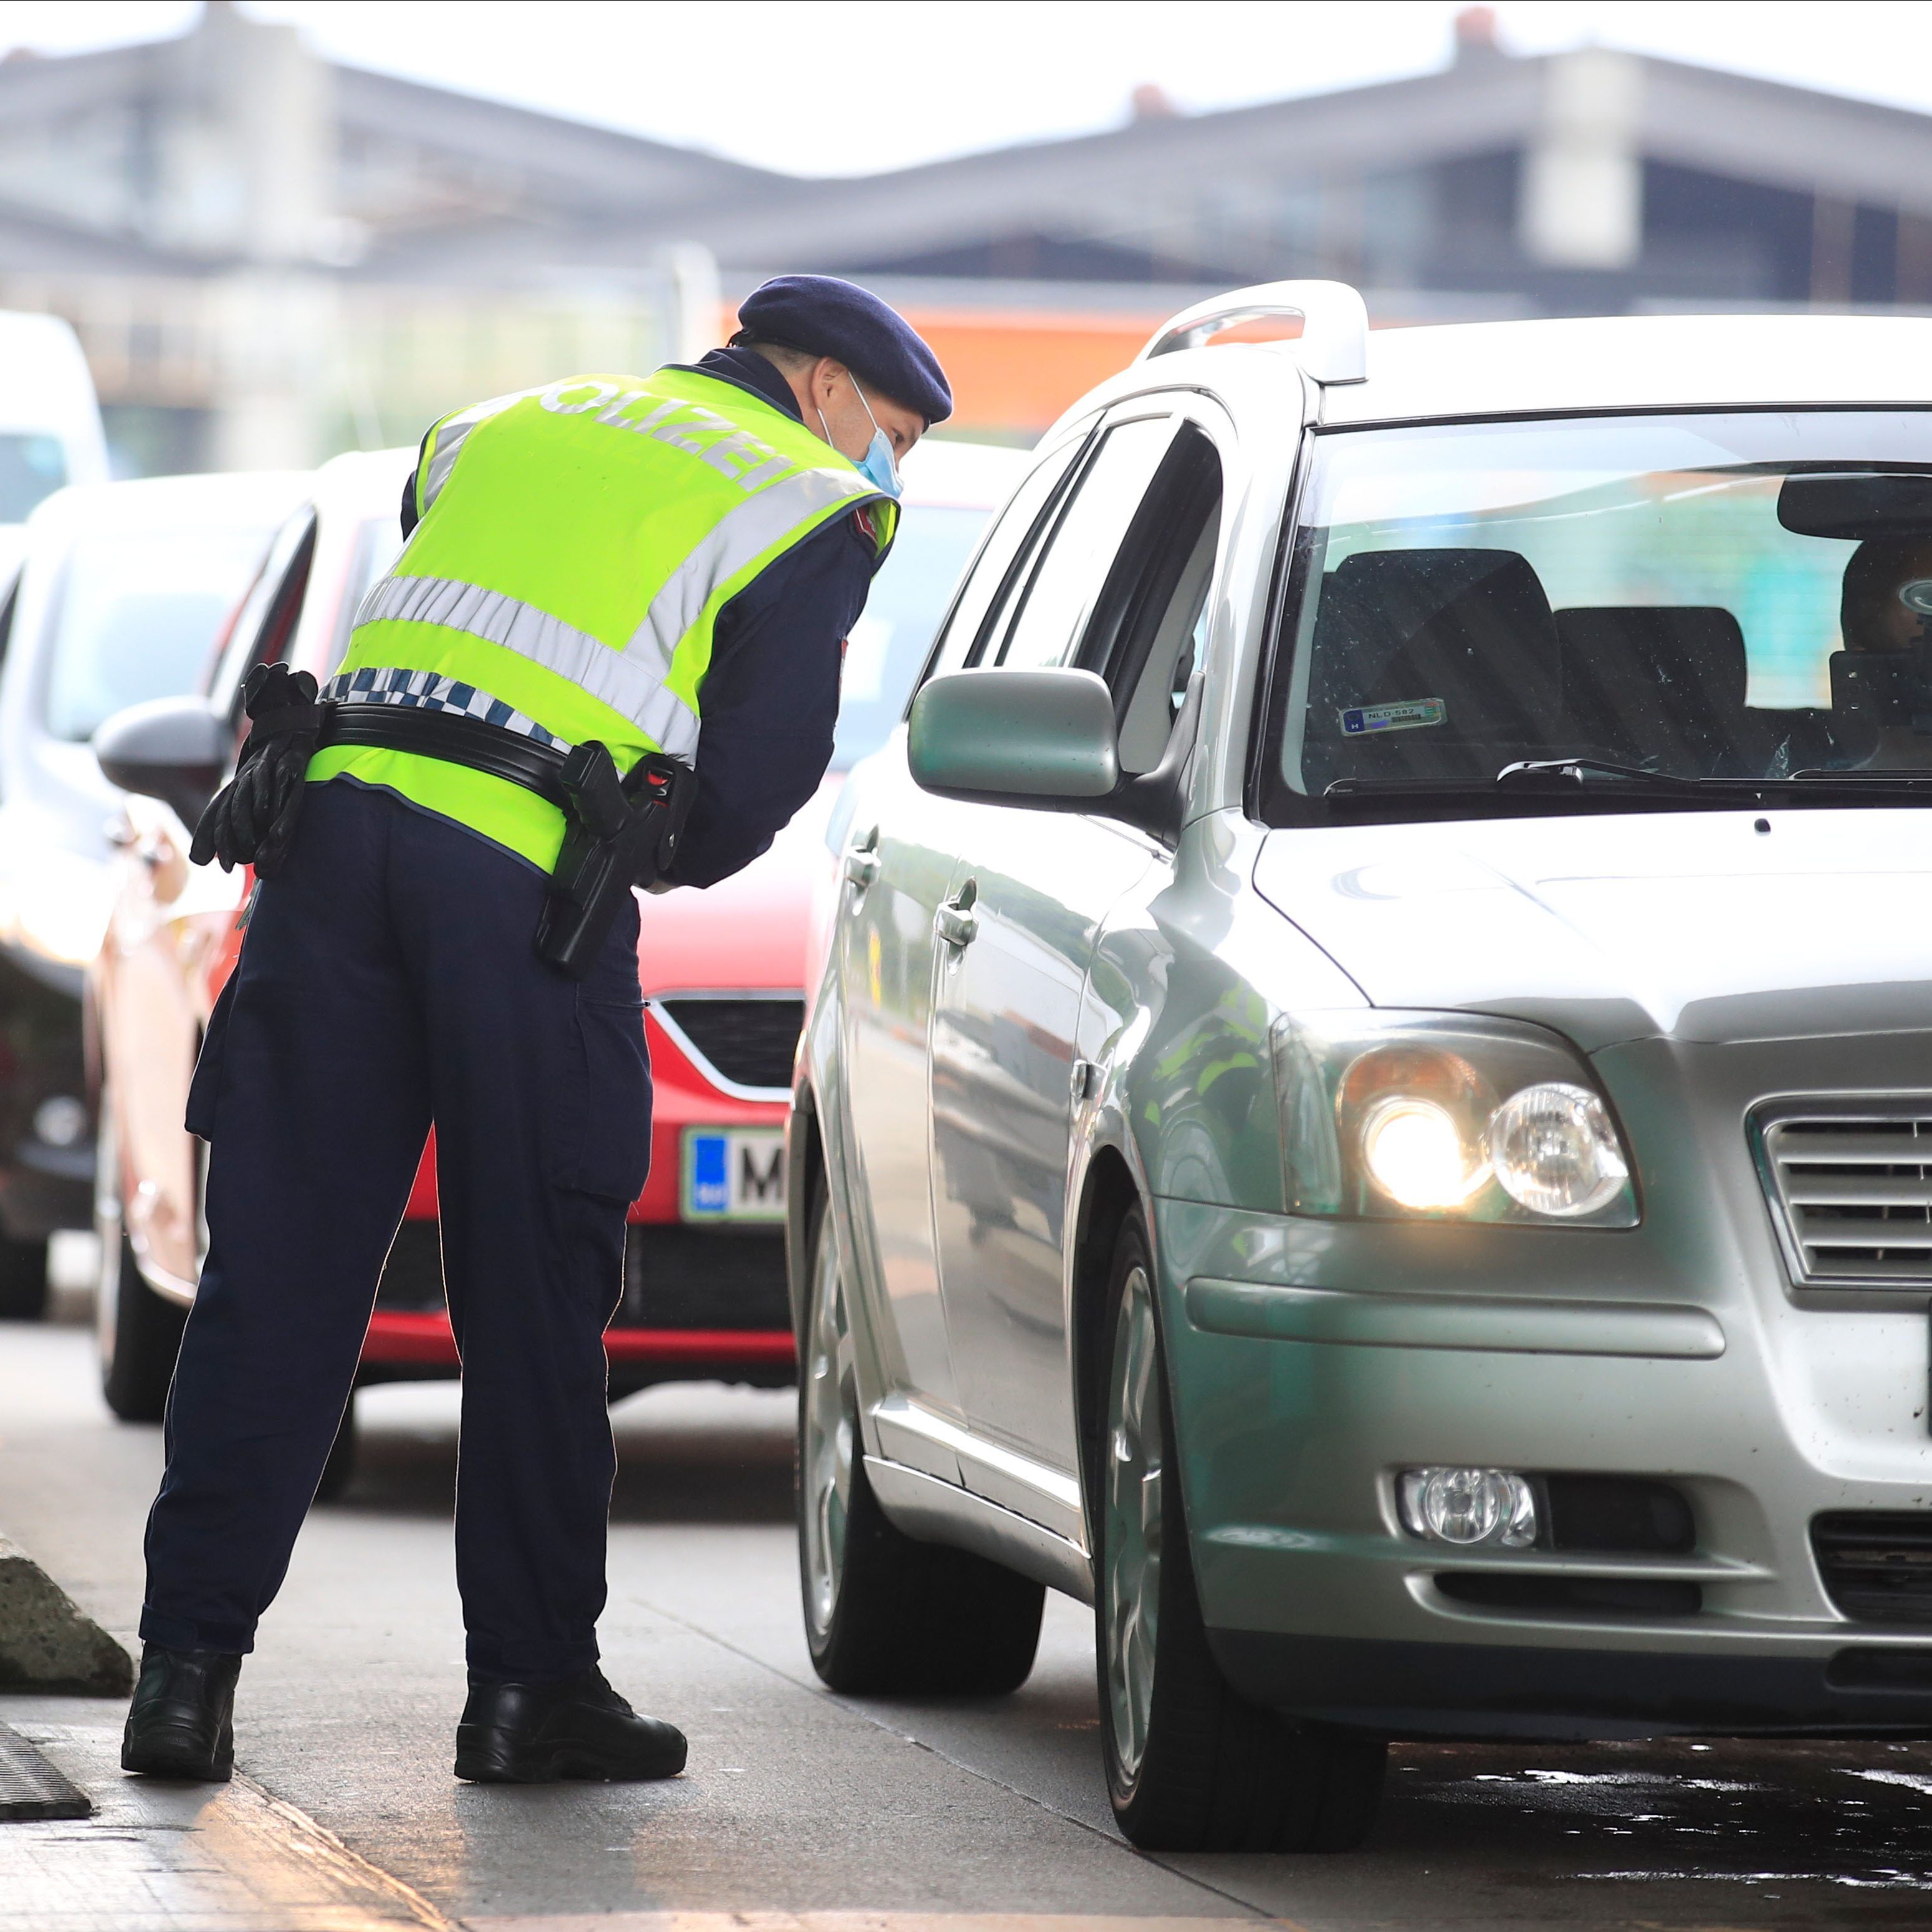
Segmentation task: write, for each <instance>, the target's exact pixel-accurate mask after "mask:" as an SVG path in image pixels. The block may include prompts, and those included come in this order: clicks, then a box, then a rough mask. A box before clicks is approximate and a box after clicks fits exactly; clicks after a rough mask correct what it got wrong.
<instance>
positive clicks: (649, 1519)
mask: <svg viewBox="0 0 1932 1932" xmlns="http://www.w3.org/2000/svg"><path fill="white" fill-rule="evenodd" d="M362 1405H363V1415H364V1421H365V1461H364V1465H363V1469H362V1473H361V1475H359V1478H358V1480H357V1481H356V1484H355V1485H354V1486H353V1487H352V1489H351V1490H350V1493H349V1494H348V1495H347V1496H346V1497H345V1499H344V1500H343V1502H341V1503H340V1504H338V1505H333V1506H331V1507H329V1508H321V1509H319V1510H317V1512H316V1513H315V1514H314V1517H313V1518H312V1520H311V1523H310V1524H309V1526H308V1529H307V1531H306V1532H305V1535H304V1538H303V1541H302V1545H301V1547H300V1548H299V1550H298V1552H297V1555H296V1562H295V1564H294V1566H293V1568H292V1570H291V1572H290V1579H289V1583H288V1585H287V1589H285V1591H284V1595H283V1597H282V1598H281V1601H279V1602H278V1604H277V1605H276V1606H275V1609H274V1610H273V1611H272V1613H270V1616H269V1619H268V1620H267V1622H266V1624H265V1625H264V1628H263V1638H262V1646H261V1649H260V1651H259V1652H258V1653H257V1655H256V1656H255V1657H254V1658H252V1659H251V1661H250V1663H249V1664H248V1667H247V1668H246V1670H245V1672H244V1673H243V1677H242V1693H241V1697H240V1700H239V1720H238V1730H239V1763H240V1766H241V1768H242V1770H243V1771H244V1772H245V1773H246V1774H247V1775H248V1778H249V1779H250V1780H251V1781H253V1782H252V1786H249V1787H242V1786H238V1787H236V1793H237V1794H238V1795H237V1796H236V1797H234V1798H233V1799H228V1800H220V1801H214V1802H212V1804H211V1805H204V1806H202V1807H201V1808H197V1806H196V1804H194V1803H189V1804H187V1805H186V1806H185V1808H184V1807H183V1806H182V1805H181V1804H178V1803H176V1802H175V1801H173V1800H169V1801H166V1802H163V1801H161V1800H160V1799H154V1798H153V1797H151V1796H149V1795H148V1794H147V1793H145V1791H144V1790H142V1788H141V1787H138V1786H136V1785H134V1784H131V1783H130V1781H126V1780H124V1779H122V1778H120V1776H119V1775H118V1772H115V1770H114V1769H113V1732H114V1728H115V1724H116V1722H117V1721H118V1711H117V1710H116V1709H115V1708H114V1707H113V1706H106V1705H98V1704H96V1703H92V1702H91V1701H89V1700H78V1699H39V1700H25V1699H0V1721H5V1722H8V1723H11V1724H14V1725H15V1726H16V1727H17V1728H18V1729H20V1730H22V1731H23V1732H24V1733H26V1734H28V1735H29V1736H37V1737H40V1738H42V1739H45V1740H46V1749H47V1751H48V1753H49V1756H50V1757H54V1758H55V1760H56V1761H57V1762H59V1763H61V1765H62V1768H63V1769H66V1770H67V1771H68V1775H70V1776H72V1777H74V1778H76V1779H77V1781H79V1782H82V1783H83V1784H86V1785H87V1787H88V1788H89V1790H91V1791H92V1792H93V1793H94V1795H95V1799H96V1802H97V1805H99V1806H100V1808H101V1809H100V1813H99V1815H98V1817H97V1819H96V1820H93V1821H89V1822H88V1823H68V1824H64V1825H51V1824H49V1825H15V1826H0V1927H4V1928H5V1932H15V1928H19V1932H28V1928H31V1932H93V1927H94V1926H95V1924H101V1925H103V1926H107V1925H111V1926H112V1927H113V1932H146V1928H148V1927H154V1928H156V1932H163V1928H164V1932H190V1928H192V1932H202V1928H203V1927H220V1928H221V1932H255V1928H257V1927H262V1928H266V1932H281V1928H282V1927H284V1926H285V1925H286V1926H288V1927H294V1926H296V1924H300V1925H302V1927H305V1928H306V1927H308V1926H311V1925H314V1926H316V1927H326V1928H328V1932H344V1928H348V1929H349V1932H353V1928H356V1927H361V1926H363V1925H376V1924H395V1923H399V1922H401V1923H410V1922H413V1923H416V1924H425V1925H443V1926H447V1925H449V1924H461V1925H463V1926H466V1927H471V1928H472V1932H565V1928H569V1932H576V1928H577V1927H589V1926H591V1925H595V1926H596V1927H598V1928H599V1932H637V1929H638V1928H643V1927H652V1928H655V1932H712V1928H714V1927H715V1928H716V1932H724V1928H725V1927H739V1928H742V1932H792V1928H802V1932H891V1928H893V1927H899V1926H902V1925H903V1926H907V1927H920V1928H922V1932H1022V1928H1023V1927H1024V1928H1037V1927H1046V1926H1051V1927H1053V1928H1054V1932H1079V1928H1081V1927H1085V1926H1089V1925H1093V1924H1098V1923H1101V1922H1105V1921H1118V1920H1123V1919H1131V1920H1134V1921H1140V1922H1141V1923H1142V1924H1143V1925H1144V1926H1145V1927H1146V1929H1147V1932H1156V1926H1155V1923H1154V1921H1192V1922H1195V1923H1198V1922H1199V1921H1210V1920H1220V1921H1226V1920H1228V1919H1230V1918H1233V1919H1250V1920H1252V1919H1276V1920H1280V1921H1287V1922H1289V1923H1290V1924H1295V1925H1300V1926H1302V1927H1307V1928H1309V1932H1330V1928H1334V1932H1343V1928H1348V1932H1366V1929H1367V1928H1370V1927H1403V1928H1410V1927H1413V1928H1418V1932H1420V1928H1424V1927H1458V1928H1463V1927H1468V1928H1481V1927H1545V1926H1548V1927H1556V1926H1576V1925H1583V1926H1589V1927H1631V1928H1638V1927H1643V1928H1649V1927H1671V1928H1685V1932H1688V1928H1694V1927H1697V1928H1706V1932H1718V1928H1727V1932H1730V1929H1732V1928H1745V1927H1766V1928H1769V1927H1820V1928H1836V1927H1873V1928H1879V1927H1908V1926H1909V1927H1927V1926H1932V1745H1917V1744H1913V1745H1893V1744H1883V1743H1877V1744H1874V1743H1858V1744H1836V1743H1832V1744H1819V1743H1783V1742H1779V1743H1756V1744H1744V1743H1733V1742H1713V1743H1708V1744H1707V1743H1687V1742H1662V1743H1646V1744H1616V1745H1592V1746H1563V1747H1550V1746H1535V1745H1506V1746H1499V1745H1485V1746H1463V1745H1457V1746H1449V1745H1401V1746H1398V1747H1397V1749H1396V1751H1395V1752H1394V1757H1393V1760H1392V1765H1391V1774H1390V1780H1389V1787H1390V1788H1389V1797H1388V1803H1387V1805H1386V1806H1385V1809H1384V1811H1383V1814H1382V1820H1381V1823H1380V1824H1379V1826H1378V1828H1377V1830H1376V1834H1375V1836H1374V1838H1373V1839H1372V1841H1370V1844H1369V1845H1368V1846H1367V1848H1366V1849H1364V1850H1363V1851H1361V1852H1356V1853H1352V1854H1349V1855H1346V1856H1343V1857H1339V1858H1322V1859H1289V1858H1246V1857H1243V1858H1235V1857H1226V1858H1219V1857H1217V1858H1148V1857H1146V1856H1144V1855H1142V1854H1140V1853H1138V1852H1134V1851H1133V1850H1132V1849H1130V1848H1129V1847H1128V1846H1126V1845H1124V1844H1123V1843H1121V1841H1120V1840H1119V1838H1118V1836H1117V1835H1115V1832H1114V1831H1113V1829H1112V1823H1111V1821H1110V1820H1109V1816H1108V1812H1107V1805H1106V1795H1105V1793H1104V1791H1103V1788H1102V1786H1101V1781H1100V1770H1099V1761H1098V1748H1097V1738H1096V1730H1097V1715H1096V1709H1095V1701H1094V1688H1093V1679H1092V1670H1093V1659H1092V1646H1091V1631H1090V1628H1089V1625H1088V1613H1086V1612H1085V1610H1082V1608H1081V1607H1079V1606H1078V1605H1076V1604H1071V1603H1069V1602H1067V1601H1064V1600H1062V1599H1058V1598H1049V1611H1048V1618H1047V1624H1046V1633H1045V1637H1044V1639H1043V1644H1042V1648H1041V1655H1040V1664H1039V1666H1038V1667H1037V1669H1036V1670H1035V1672H1034V1676H1033V1677H1032V1679H1031V1680H1030V1681H1029V1682H1028V1684H1027V1685H1025V1687H1024V1688H1022V1691H1020V1692H1019V1694H1016V1696H1014V1697H1010V1698H1006V1699H1001V1700H987V1701H983V1702H979V1703H965V1704H961V1703H953V1704H939V1703H935V1704H910V1703H877V1702H871V1701H868V1702H865V1703H859V1702H858V1701H856V1700H845V1699H840V1698H836V1697H832V1696H831V1695H830V1694H828V1693H827V1692H826V1691H824V1689H823V1687H822V1686H820V1685H818V1684H817V1680H816V1679H814V1677H813V1676H812V1675H811V1670H810V1667H809V1665H808V1662H807V1660H806V1658H805V1649H804V1644H803V1642H802V1638H801V1637H800V1634H799V1627H798V1612H797V1605H796V1580H795V1567H794V1565H795V1559H794V1555H793V1543H792V1536H791V1530H790V1481H791V1478H790V1464H791V1447H790V1442H791V1415H790V1400H789V1398H788V1397H785V1396H783V1395H776V1394H753V1393H751V1392H748V1391H724V1390H719V1389H716V1388H673V1389H664V1390H659V1391H652V1392H648V1393H646V1394H644V1395H643V1396H640V1397H636V1398H634V1399H633V1400H631V1401H630V1402H628V1403H625V1405H623V1406H622V1408H620V1409H619V1411H618V1412H617V1415H616V1423H617V1432H618V1439H619V1449H620V1452H621V1457H622V1472H621V1474H620V1476H619V1484H618V1492H617V1497H616V1506H615V1508H614V1511H613V1532H612V1545H611V1578H612V1595H611V1604H610V1610H609V1612H608V1613H607V1616H606V1619H605V1621H604V1642H605V1648H606V1652H607V1657H606V1667H607V1670H609V1672H610V1676H611V1677H612V1679H613V1682H616V1684H617V1685H618V1686H619V1688H621V1689H623V1690H625V1691H626V1692H627V1694H629V1695H631V1697H633V1698H634V1700H635V1701H637V1703H639V1704H640V1706H643V1707H644V1708H646V1709H656V1710H658V1711H661V1713H662V1714H663V1715H665V1716H667V1717H670V1718H673V1719H674V1720H675V1721H677V1722H679V1723H680V1724H682V1725H684V1726H685V1728H686V1729H687V1730H688V1731H689V1733H691V1740H692V1754H691V1771H690V1772H689V1773H688V1775H686V1776H685V1778H681V1779H679V1780H677V1781H674V1782H673V1783H671V1784H666V1785H661V1786H655V1787H652V1786H637V1787H601V1786H600V1787H580V1786H573V1787H549V1788H546V1789H538V1790H502V1789H481V1788H478V1787H464V1786H460V1785H458V1784H456V1783H455V1781H453V1780H452V1778H451V1777H450V1775H449V1754H450V1746H451V1743H452V1733H453V1728H454V1726H455V1719H456V1715H457V1712H458V1709H460V1705H461V1702H462V1673H461V1667H460V1662H459V1661H458V1660H459V1659H460V1656H461V1644H462V1639H461V1632H460V1624H459V1621H458V1616H457V1612H456V1600H455V1589H454V1585H453V1583H452V1580H451V1576H450V1531H449V1501H450V1493H451V1488H452V1477H453V1471H454V1451H455V1400H454V1392H453V1391H451V1390H449V1389H448V1388H433V1387H430V1388H387V1389H379V1390H374V1391H367V1392H365V1394H364V1396H363V1397H362ZM159 1463H160V1442H159V1432H158V1430H153V1429H139V1428H127V1427H120V1426H117V1425H115V1424H113V1422H111V1421H110V1420H109V1418H107V1415H106V1412H105V1411H104V1409H102V1408H101V1405H100V1403H99V1400H98V1397H97V1396H96V1394H95V1390H94V1385H93V1380H92V1367H91V1364H90V1361H89V1355H88V1346H87V1340H86V1336H85V1334H83V1332H81V1331H78V1330H76V1329H72V1328H18V1327H13V1328H7V1327H4V1326H0V1523H5V1525H6V1526H7V1529H9V1531H10V1532H11V1533H12V1534H13V1535H16V1536H17V1538H19V1539H20V1541H22V1542H23V1543H24V1544H26V1545H27V1546H28V1548H30V1549H31V1550H33V1551H34V1553H35V1554H36V1555H37V1556H39V1557H40V1559H41V1560H42V1561H43V1562H44V1563H45V1564H46V1565H47V1567H48V1568H49V1569H50V1570H52V1571H53V1572H54V1573H55V1574H56V1575H57V1576H58V1577H60V1579H61V1580H62V1581H63V1582H64V1583H66V1584H67V1585H68V1587H69V1588H70V1589H71V1590H73V1592H74V1594H75V1595H76V1596H77V1598H79V1599H80V1601H81V1602H82V1604H83V1607H85V1608H86V1609H87V1610H89V1612H90V1613H92V1614H93V1615H95V1616H97V1617H98V1618H99V1619H101V1622H103V1623H104V1625H107V1627H108V1628H110V1629H112V1630H114V1631H116V1632H117V1633H118V1634H121V1635H123V1636H124V1637H127V1636H130V1634H131V1628H130V1627H131V1625H132V1623H133V1619H134V1616H135V1615H136V1610H137V1608H138V1599H139V1531H140V1523H141V1520H142V1516H143V1514H145V1509H146V1506H147V1503H148V1499H149V1498H150V1496H151V1493H152V1490H153V1486H154V1481H155V1478H156V1476H157V1473H158V1469H159ZM169 1805H173V1806H174V1809H173V1810H170V1809H169ZM175 1811H180V1812H181V1816H180V1817H176V1816H175ZM204 1811H205V1813H206V1815H205V1817H204ZM90 1846H92V1847H94V1848H95V1849H92V1850H90V1849H89V1848H90ZM329 1846H334V1847H335V1849H334V1850H332V1851H331V1850H329V1849H327V1848H328V1847H329ZM237 1847H239V1850H237V1849H236V1848H237ZM317 1847H322V1848H323V1849H317ZM91 1858H105V1859H106V1860H107V1863H106V1864H103V1865H101V1867H100V1870H101V1873H103V1874H104V1876H102V1879H101V1883H103V1884H108V1883H110V1882H111V1883H112V1884H113V1885H118V1886H119V1887H121V1889H120V1890H119V1891H117V1892H116V1893H115V1900H114V1908H113V1916H112V1917H111V1918H92V1917H89V1916H83V1915H82V1914H83V1911H84V1906H85V1895H86V1888H85V1885H84V1884H83V1883H82V1882H80V1875H81V1874H82V1873H83V1871H85V1870H88V1869H90V1868H91V1867H89V1860H90V1859H91ZM237 1858H239V1859H240V1860H241V1861H242V1862H241V1865H240V1866H239V1867H237V1866H236V1864H235V1861H236V1859H237ZM224 1859H226V1861H227V1862H226V1863H225V1864H224V1862H223V1861H224ZM250 1861H253V1862H252V1863H251V1862H250ZM29 1871H32V1872H35V1873H38V1874H39V1876H38V1877H37V1879H36V1881H35V1882H36V1884H37V1885H39V1886H40V1890H39V1891H31V1892H30V1890H29V1888H28V1887H27V1886H26V1882H25V1878H24V1876H23V1874H26V1873H28V1872H29ZM303 1872H307V1873H309V1874H310V1875H311V1879H312V1883H311V1884H310V1889H309V1890H308V1891H305V1890H303V1888H302V1883H299V1882H298V1876H299V1874H300V1873H303ZM49 1873H53V1874H55V1878H53V1879H50V1878H49V1876H48V1874H49ZM130 1873H132V1874H133V1876H130ZM117 1874H118V1875H117ZM136 1879H138V1882H136ZM56 1881H57V1882H56ZM303 1882H309V1881H303ZM49 1885H52V1886H54V1887H55V1890H54V1891H49V1889H48V1887H49ZM359 1886H360V1887H361V1888H362V1890H361V1891H359V1890H358V1888H359ZM278 1888H279V1889H278ZM318 1888H319V1889H318ZM56 1893H58V1898H59V1899H60V1900H64V1901H65V1903H62V1905H61V1907H60V1909H59V1911H58V1912H57V1913H55V1915H52V1916H49V1915H47V1914H46V1911H43V1910H41V1909H40V1908H42V1907H45V1908H51V1907H52V1906H53V1904H54V1903H55V1894H56ZM311 1894H314V1895H313V1896H311ZM365 1894H366V1895H365ZM36 1898H37V1899H38V1900H39V1906H38V1907H36V1906H34V1904H33V1900H34V1899H36ZM257 1899H263V1900H266V1902H263V1903H260V1905H259V1906H258V1905H257V1903H251V1900H257ZM276 1901H280V1902H279V1903H278V1902H276Z"/></svg>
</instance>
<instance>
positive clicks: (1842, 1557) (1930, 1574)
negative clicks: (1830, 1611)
mask: <svg viewBox="0 0 1932 1932" xmlns="http://www.w3.org/2000/svg"><path fill="white" fill-rule="evenodd" d="M1811 1552H1812V1554H1813V1555H1814V1556H1816V1557H1817V1559H1818V1574H1819V1576H1820V1578H1822V1579H1823V1582H1824V1585H1825V1594H1826V1595H1827V1596H1828V1597H1829V1598H1831V1600H1832V1604H1834V1606H1835V1607H1836V1608H1837V1609H1838V1610H1840V1611H1841V1612H1842V1613H1843V1615H1845V1616H1848V1617H1852V1618H1855V1619H1856V1620H1857V1621H1858V1622H1860V1623H1864V1624H1932V1510H1927V1511H1915V1510H1914V1511H1906V1510H1834V1511H1832V1512H1831V1513H1830V1514H1829V1515H1826V1516H1821V1517H1814V1518H1813V1520H1812V1523H1811Z"/></svg>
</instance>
